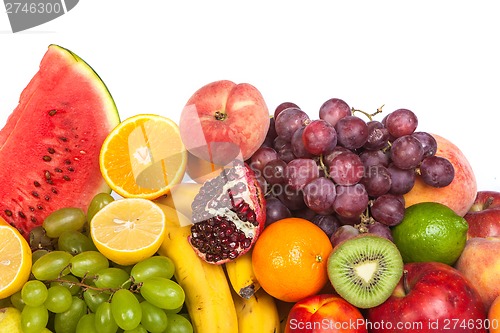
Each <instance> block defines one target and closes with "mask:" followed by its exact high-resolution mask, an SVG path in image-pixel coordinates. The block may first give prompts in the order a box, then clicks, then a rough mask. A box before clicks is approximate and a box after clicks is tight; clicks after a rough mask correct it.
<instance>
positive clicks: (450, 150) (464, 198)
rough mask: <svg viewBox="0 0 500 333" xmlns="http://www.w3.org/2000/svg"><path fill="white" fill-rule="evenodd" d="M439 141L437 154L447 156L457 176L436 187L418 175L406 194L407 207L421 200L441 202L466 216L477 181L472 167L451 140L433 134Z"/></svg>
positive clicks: (474, 194) (472, 200)
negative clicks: (449, 182)
mask: <svg viewBox="0 0 500 333" xmlns="http://www.w3.org/2000/svg"><path fill="white" fill-rule="evenodd" d="M432 136H433V137H434V138H435V139H436V141H437V145H438V147H437V152H436V155H437V156H441V157H444V158H447V159H448V160H449V161H450V162H451V164H453V167H454V168H455V177H454V179H453V181H452V182H451V184H449V185H448V186H445V187H441V188H436V187H432V186H430V185H426V184H425V183H424V182H423V181H422V180H421V179H420V178H419V177H417V179H416V182H415V185H414V186H413V188H412V189H411V191H410V192H408V193H406V194H405V195H404V198H405V203H406V207H408V206H411V205H413V204H416V203H419V202H426V201H432V202H439V203H441V204H444V205H446V206H448V207H450V208H451V209H453V210H454V211H455V213H457V214H458V215H460V216H464V215H465V214H466V213H467V212H468V211H469V209H470V207H471V206H472V204H473V203H474V200H475V199H476V192H477V182H476V177H475V175H474V172H473V170H472V167H471V165H470V163H469V161H468V160H467V158H466V157H465V155H464V154H463V153H462V151H461V150H460V149H459V148H458V147H457V146H456V145H455V144H454V143H452V142H451V141H449V140H448V139H445V138H443V137H441V136H439V135H436V134H432Z"/></svg>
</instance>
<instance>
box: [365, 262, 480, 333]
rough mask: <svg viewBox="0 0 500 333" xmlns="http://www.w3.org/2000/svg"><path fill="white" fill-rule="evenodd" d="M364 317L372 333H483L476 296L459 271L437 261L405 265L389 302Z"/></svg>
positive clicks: (477, 295)
mask: <svg viewBox="0 0 500 333" xmlns="http://www.w3.org/2000/svg"><path fill="white" fill-rule="evenodd" d="M366 317H367V327H368V329H369V330H370V332H371V333H382V332H384V333H389V332H390V333H402V332H407V333H410V332H419V333H427V332H429V333H430V332H433V333H435V332H450V333H458V332H464V333H465V332H467V333H474V332H486V330H485V329H484V326H482V325H484V322H485V319H486V310H485V308H484V305H483V302H482V301H481V297H480V296H479V293H478V292H477V291H476V289H475V288H474V286H473V285H472V284H471V283H470V282H469V281H468V280H467V279H466V278H465V277H464V276H463V275H462V274H461V273H460V272H459V271H458V270H456V269H454V268H453V267H451V266H448V265H446V264H442V263H437V262H418V263H409V264H406V265H405V273H404V275H403V277H402V278H401V281H400V282H399V284H398V285H397V286H396V288H395V289H394V292H393V293H392V295H391V296H390V297H389V299H387V300H386V301H385V302H384V303H382V304H380V305H378V306H376V307H374V308H371V309H368V311H367V314H366Z"/></svg>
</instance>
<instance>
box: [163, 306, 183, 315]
mask: <svg viewBox="0 0 500 333" xmlns="http://www.w3.org/2000/svg"><path fill="white" fill-rule="evenodd" d="M183 308H184V304H182V305H181V306H179V307H178V308H176V309H164V311H165V312H166V313H179V312H181V310H182V309H183Z"/></svg>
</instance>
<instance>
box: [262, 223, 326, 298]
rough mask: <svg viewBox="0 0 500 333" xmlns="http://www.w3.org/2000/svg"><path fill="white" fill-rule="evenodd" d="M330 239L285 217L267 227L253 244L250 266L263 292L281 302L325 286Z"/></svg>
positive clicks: (310, 226)
mask: <svg viewBox="0 0 500 333" xmlns="http://www.w3.org/2000/svg"><path fill="white" fill-rule="evenodd" d="M331 251H332V244H331V242H330V239H329V238H328V236H327V235H326V234H325V232H324V231H323V230H321V229H320V228H319V227H318V226H316V225H315V224H313V223H312V222H310V221H308V220H305V219H301V218H295V217H291V218H286V219H282V220H278V221H276V222H274V223H272V224H270V225H269V226H267V227H266V228H265V229H264V231H263V232H262V233H261V235H260V236H259V238H258V239H257V241H256V242H255V245H254V248H253V253H252V265H253V270H254V273H255V277H256V278H257V280H258V281H259V283H260V285H261V287H262V288H264V290H265V291H266V292H267V293H268V294H270V295H272V296H274V297H275V298H277V299H279V300H282V301H285V302H297V301H299V300H301V299H302V298H304V297H307V296H310V295H314V294H316V293H318V292H319V291H320V290H321V289H322V288H323V287H324V286H325V284H326V283H327V281H328V275H327V270H326V264H327V261H328V256H329V255H330V252H331Z"/></svg>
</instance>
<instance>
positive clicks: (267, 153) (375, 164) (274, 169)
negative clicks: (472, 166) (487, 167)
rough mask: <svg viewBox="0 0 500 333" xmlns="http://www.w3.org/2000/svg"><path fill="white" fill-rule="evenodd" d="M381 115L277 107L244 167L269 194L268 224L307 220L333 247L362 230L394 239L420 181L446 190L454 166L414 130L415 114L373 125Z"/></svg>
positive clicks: (338, 107)
mask: <svg viewBox="0 0 500 333" xmlns="http://www.w3.org/2000/svg"><path fill="white" fill-rule="evenodd" d="M357 112H359V113H360V116H358V115H357V114H356V113H357ZM381 112H382V108H378V109H377V111H376V112H375V113H373V114H368V113H366V112H364V111H361V110H356V109H354V108H351V107H350V106H349V105H348V104H347V103H346V102H345V101H344V100H342V99H339V98H331V99H329V100H327V101H325V102H324V103H323V104H322V105H321V107H320V109H319V114H318V118H316V119H311V118H310V117H309V115H308V114H307V113H306V112H305V111H303V110H302V109H301V108H300V107H299V106H298V105H297V104H295V103H292V102H284V103H281V104H280V105H278V106H277V107H276V109H275V112H274V114H273V116H272V117H271V118H270V127H269V131H268V134H267V137H266V139H265V141H264V143H263V144H262V146H261V147H260V148H259V149H258V150H257V151H256V152H255V153H254V154H253V155H252V156H251V157H250V158H249V160H248V161H247V163H248V164H249V165H250V167H251V168H252V169H253V170H254V171H255V173H256V175H257V178H258V179H260V180H261V183H263V185H264V186H263V187H264V188H265V189H266V200H268V202H269V204H268V205H267V208H266V211H267V218H268V219H267V221H268V222H267V224H270V223H273V222H274V221H277V220H279V219H282V218H286V217H292V216H293V217H301V218H305V219H308V220H310V221H311V222H313V223H315V224H316V225H318V226H319V227H320V228H321V229H323V231H325V233H326V234H327V235H328V237H330V239H331V241H332V244H333V245H336V244H338V243H339V242H340V241H342V240H344V239H346V238H351V237H354V236H356V235H357V234H360V233H366V232H369V233H374V234H378V235H380V236H382V237H385V238H388V239H390V240H392V235H391V227H393V226H395V225H397V224H399V223H400V222H401V221H402V219H403V217H404V212H405V201H404V194H406V193H408V192H409V191H410V190H411V189H412V188H413V185H414V184H415V181H416V179H417V177H420V178H421V179H422V181H423V182H424V183H426V184H428V185H430V186H433V187H444V186H447V185H449V184H450V183H451V182H452V180H453V178H454V174H455V172H454V167H453V165H452V163H451V162H450V161H449V160H447V159H446V158H443V157H439V156H436V151H437V142H436V140H435V139H434V137H433V136H432V135H431V134H429V133H427V132H423V131H417V126H418V118H417V116H416V114H415V113H414V112H412V111H411V110H409V109H405V108H401V109H397V110H395V111H392V112H390V113H389V114H387V115H386V116H385V117H384V118H383V119H382V120H380V121H378V120H374V119H373V117H374V116H375V115H377V114H379V113H381Z"/></svg>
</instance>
